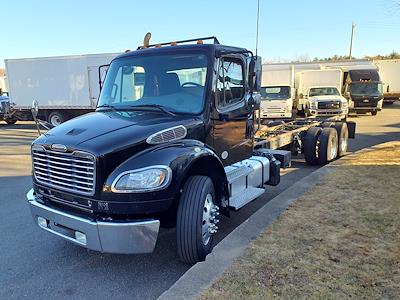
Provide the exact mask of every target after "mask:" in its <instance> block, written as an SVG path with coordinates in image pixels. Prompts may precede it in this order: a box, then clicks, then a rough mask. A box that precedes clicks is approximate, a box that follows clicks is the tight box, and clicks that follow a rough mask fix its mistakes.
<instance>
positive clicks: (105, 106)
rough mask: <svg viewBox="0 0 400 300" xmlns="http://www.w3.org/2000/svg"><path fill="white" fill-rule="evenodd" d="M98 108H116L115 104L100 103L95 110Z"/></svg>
mask: <svg viewBox="0 0 400 300" xmlns="http://www.w3.org/2000/svg"><path fill="white" fill-rule="evenodd" d="M99 108H109V109H110V110H113V111H116V110H117V109H116V107H115V106H113V105H110V104H102V105H100V106H97V107H96V110H97V109H99Z"/></svg>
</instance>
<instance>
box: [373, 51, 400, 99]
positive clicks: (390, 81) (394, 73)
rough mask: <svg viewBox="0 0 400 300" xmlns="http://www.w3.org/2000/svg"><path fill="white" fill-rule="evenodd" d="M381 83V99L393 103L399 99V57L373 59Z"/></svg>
mask: <svg viewBox="0 0 400 300" xmlns="http://www.w3.org/2000/svg"><path fill="white" fill-rule="evenodd" d="M374 63H375V65H376V66H377V67H378V68H379V75H380V77H381V80H382V84H383V101H384V102H385V103H386V104H393V103H394V102H395V101H396V100H400V79H399V78H400V59H385V60H375V61H374Z"/></svg>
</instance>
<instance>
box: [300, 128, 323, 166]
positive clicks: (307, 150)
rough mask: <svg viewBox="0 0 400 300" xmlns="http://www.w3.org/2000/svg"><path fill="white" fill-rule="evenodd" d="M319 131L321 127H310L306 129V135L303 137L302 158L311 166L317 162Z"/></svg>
mask: <svg viewBox="0 0 400 300" xmlns="http://www.w3.org/2000/svg"><path fill="white" fill-rule="evenodd" d="M320 133H321V128H319V127H311V128H309V129H308V130H307V134H306V137H305V138H304V143H303V144H304V158H305V160H306V163H307V164H309V165H311V166H314V165H316V164H318V159H317V141H318V136H319V135H320Z"/></svg>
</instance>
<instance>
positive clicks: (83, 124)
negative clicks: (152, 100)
mask: <svg viewBox="0 0 400 300" xmlns="http://www.w3.org/2000/svg"><path fill="white" fill-rule="evenodd" d="M202 124H203V122H202V121H201V120H199V119H198V118H195V117H189V116H179V115H176V116H169V115H164V114H161V113H158V112H149V111H146V112H143V111H129V112H120V111H119V112H113V111H107V112H93V113H90V114H87V115H84V116H81V117H78V118H75V119H72V120H70V121H67V122H65V123H63V124H61V125H59V126H57V127H55V128H53V129H52V130H50V131H49V132H48V133H47V134H46V135H42V136H41V137H39V138H38V139H37V140H36V141H34V143H35V144H44V145H52V144H62V145H65V146H66V147H67V148H70V149H78V150H84V151H88V152H91V153H93V154H95V155H96V156H101V155H105V154H108V153H118V152H120V151H123V150H128V151H129V150H132V151H133V150H134V149H132V147H135V146H139V145H141V148H144V147H146V146H147V144H146V139H147V138H148V137H149V136H150V135H151V134H153V133H156V132H158V131H160V130H164V129H167V128H170V127H174V126H178V125H183V126H185V127H186V129H187V131H188V134H187V135H188V136H190V133H191V131H192V129H193V128H194V127H197V126H202Z"/></svg>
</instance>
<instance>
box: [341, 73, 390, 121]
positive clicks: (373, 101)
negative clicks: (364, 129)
mask: <svg viewBox="0 0 400 300" xmlns="http://www.w3.org/2000/svg"><path fill="white" fill-rule="evenodd" d="M344 95H345V97H346V98H347V100H348V102H349V110H350V112H355V113H367V112H370V113H371V114H372V115H376V114H377V113H378V111H380V110H381V109H382V105H383V88H382V82H381V80H380V77H379V73H378V71H377V70H375V69H360V70H349V71H348V72H346V74H345V84H344Z"/></svg>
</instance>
